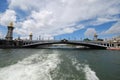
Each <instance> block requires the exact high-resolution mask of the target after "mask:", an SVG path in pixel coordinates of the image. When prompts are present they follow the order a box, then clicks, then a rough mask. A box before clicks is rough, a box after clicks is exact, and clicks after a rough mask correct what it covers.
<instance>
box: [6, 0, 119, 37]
mask: <svg viewBox="0 0 120 80" xmlns="http://www.w3.org/2000/svg"><path fill="white" fill-rule="evenodd" d="M119 3H120V0H52V1H51V0H19V1H17V0H9V9H12V10H16V9H20V10H22V11H23V12H25V13H27V14H28V15H27V16H25V20H23V21H21V22H19V21H18V22H17V23H16V30H15V32H16V33H18V34H21V35H23V34H24V35H28V34H29V33H31V32H33V34H34V35H44V34H45V35H49V36H55V35H60V34H65V33H72V32H74V31H76V30H79V29H82V28H85V25H86V24H78V25H76V22H80V21H83V20H89V19H94V18H97V20H96V21H94V22H91V23H90V24H89V25H99V24H102V23H104V22H109V21H110V19H109V18H106V17H107V16H111V15H116V14H119V13H120V9H119ZM6 12H7V11H6ZM16 12H17V11H16ZM14 15H15V14H14ZM14 18H15V16H14ZM14 21H15V19H14ZM88 30H89V29H88Z"/></svg>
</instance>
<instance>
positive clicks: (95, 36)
mask: <svg viewBox="0 0 120 80" xmlns="http://www.w3.org/2000/svg"><path fill="white" fill-rule="evenodd" d="M94 40H95V41H97V40H98V35H97V34H96V33H95V34H94Z"/></svg>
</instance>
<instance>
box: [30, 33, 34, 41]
mask: <svg viewBox="0 0 120 80" xmlns="http://www.w3.org/2000/svg"><path fill="white" fill-rule="evenodd" d="M32 37H33V35H32V33H31V34H30V35H29V40H31V41H32Z"/></svg>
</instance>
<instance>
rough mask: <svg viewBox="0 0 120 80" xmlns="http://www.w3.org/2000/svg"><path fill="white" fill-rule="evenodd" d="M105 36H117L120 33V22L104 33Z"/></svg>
mask: <svg viewBox="0 0 120 80" xmlns="http://www.w3.org/2000/svg"><path fill="white" fill-rule="evenodd" d="M104 33H105V34H117V33H120V21H118V22H117V23H116V24H114V25H113V26H112V27H110V28H109V29H108V30H107V31H105V32H104Z"/></svg>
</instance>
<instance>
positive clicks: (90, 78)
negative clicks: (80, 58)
mask: <svg viewBox="0 0 120 80" xmlns="http://www.w3.org/2000/svg"><path fill="white" fill-rule="evenodd" d="M84 72H85V75H86V79H87V80H99V78H98V77H97V76H96V73H95V72H94V71H93V70H92V69H91V68H90V67H89V65H85V68H84Z"/></svg>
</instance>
